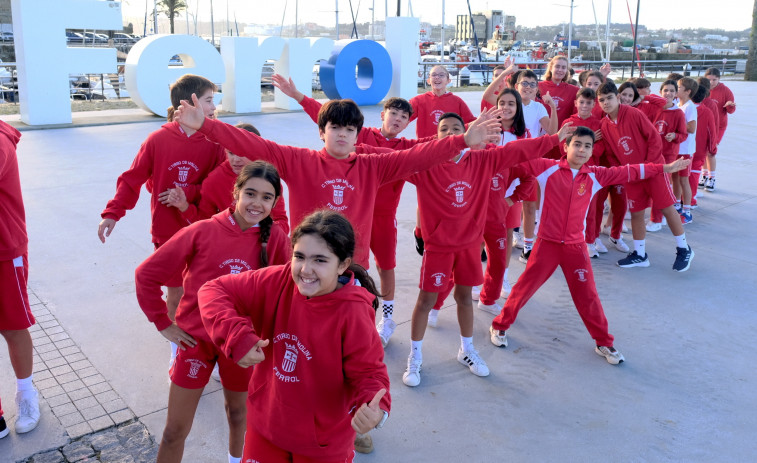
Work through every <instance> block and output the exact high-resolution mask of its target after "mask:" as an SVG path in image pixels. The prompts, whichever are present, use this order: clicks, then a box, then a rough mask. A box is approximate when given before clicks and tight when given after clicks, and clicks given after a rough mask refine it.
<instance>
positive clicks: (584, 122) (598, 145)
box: [552, 113, 607, 166]
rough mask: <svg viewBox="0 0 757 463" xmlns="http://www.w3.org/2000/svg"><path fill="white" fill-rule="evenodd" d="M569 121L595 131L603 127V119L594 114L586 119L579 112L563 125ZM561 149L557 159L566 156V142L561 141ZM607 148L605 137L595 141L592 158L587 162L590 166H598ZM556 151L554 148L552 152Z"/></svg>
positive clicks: (574, 125) (576, 125)
mask: <svg viewBox="0 0 757 463" xmlns="http://www.w3.org/2000/svg"><path fill="white" fill-rule="evenodd" d="M603 114H604V113H603ZM568 122H572V123H573V127H580V126H584V127H587V128H589V129H591V130H593V131H595V132H596V131H597V130H601V129H602V120H601V119H599V118H597V117H594V115H593V114H592V115H591V116H589V117H587V118H586V119H582V118H581V116H579V115H578V113H576V114H573V115H572V116H570V117H569V118H567V119H566V120H565V122H563V124H562V125H565V124H567V123H568ZM561 127H562V126H561ZM559 149H560V153H559V154H558V155H557V156H556V158H555V159H560V158H562V157H563V156H565V144H564V143H560V146H559ZM606 150H607V147H606V146H605V140H604V138H602V139H601V140H597V141H595V142H594V148H593V149H592V152H591V159H589V161H588V162H587V164H589V165H590V166H598V165H599V161H600V159H601V158H602V156H604V154H605V151H606ZM554 151H555V150H552V152H554Z"/></svg>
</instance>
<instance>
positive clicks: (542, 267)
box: [489, 94, 690, 365]
mask: <svg viewBox="0 0 757 463" xmlns="http://www.w3.org/2000/svg"><path fill="white" fill-rule="evenodd" d="M601 98H602V94H600V99H601ZM641 117H643V116H641ZM594 139H595V138H594V132H593V131H592V130H591V129H589V128H586V127H578V128H576V130H575V132H574V133H573V134H572V135H570V136H569V137H568V138H567V140H566V141H565V151H566V155H565V157H563V158H562V159H561V160H559V161H556V160H552V159H536V160H533V161H530V162H528V163H524V164H523V166H524V168H525V170H526V171H527V172H528V173H530V174H532V175H534V176H535V177H536V179H537V180H538V182H539V186H540V187H541V190H542V205H543V208H542V224H541V229H540V231H539V238H538V239H537V242H536V244H535V245H534V249H533V252H532V253H531V258H530V259H529V260H528V264H527V265H526V270H525V271H524V272H523V274H522V275H521V276H520V278H519V279H518V282H517V283H515V286H513V290H512V292H511V293H510V297H509V298H508V299H507V303H506V304H505V307H504V308H503V309H502V312H501V313H500V314H499V315H498V316H497V317H496V318H495V319H494V320H493V321H492V325H491V326H490V327H489V334H490V338H489V339H490V340H491V342H492V344H494V345H495V346H500V347H507V344H508V341H507V333H506V330H507V329H508V328H510V326H511V325H512V324H513V323H514V322H515V319H516V317H517V316H518V312H519V311H520V309H521V308H523V306H524V305H525V304H526V303H527V302H528V300H529V299H530V298H531V296H533V295H534V293H536V291H537V290H538V289H539V288H540V287H541V285H543V284H544V282H545V281H547V279H548V278H549V277H550V276H551V275H552V273H554V271H555V269H556V268H557V267H558V266H560V268H561V269H562V272H563V274H564V275H565V279H566V282H567V283H568V287H569V288H570V293H571V296H572V297H573V302H574V304H575V306H576V310H578V313H579V314H580V316H581V319H582V320H583V322H584V325H585V326H586V328H587V330H588V331H589V333H590V334H591V337H592V338H593V339H594V341H595V342H596V348H595V352H596V353H597V354H598V355H600V356H602V357H604V358H605V359H606V360H607V362H608V363H611V364H613V365H617V364H619V363H621V362H623V361H624V358H623V355H622V354H621V353H620V352H618V351H617V350H616V349H615V348H614V347H613V341H614V338H613V336H612V335H611V334H610V333H609V332H608V329H607V318H605V314H604V310H603V309H602V303H601V302H600V301H599V295H598V294H597V289H596V286H595V284H594V274H593V272H592V268H591V262H590V260H589V256H588V253H587V251H586V245H585V244H584V230H583V226H582V225H583V223H584V217H586V211H587V209H588V207H589V204H590V202H591V200H592V197H593V196H594V194H596V192H597V191H599V190H600V189H601V188H602V187H604V186H606V185H612V184H617V183H626V182H631V181H635V180H640V179H643V178H645V177H647V176H649V175H652V176H656V175H657V174H659V173H662V172H663V171H665V172H674V171H676V170H679V169H681V168H683V166H685V165H687V164H688V163H689V162H690V161H686V160H678V161H676V162H674V163H672V164H668V165H665V166H663V165H660V164H644V165H625V166H618V167H610V168H605V167H599V166H588V165H586V164H587V162H588V161H589V160H590V159H591V157H592V148H593V145H594Z"/></svg>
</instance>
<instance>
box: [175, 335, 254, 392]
mask: <svg viewBox="0 0 757 463" xmlns="http://www.w3.org/2000/svg"><path fill="white" fill-rule="evenodd" d="M182 345H183V344H182ZM216 362H218V372H219V373H220V374H221V384H222V385H223V387H224V389H228V390H230V391H234V392H246V391H247V387H248V385H249V383H250V376H252V368H242V367H240V366H239V365H237V364H236V363H235V362H234V361H233V360H230V359H229V358H228V357H226V356H225V355H224V354H223V352H221V350H220V349H218V347H216V346H215V344H212V343H210V342H207V341H203V340H200V339H197V345H196V346H194V347H187V350H181V349H179V351H178V352H177V354H176V360H175V361H174V363H173V366H172V367H171V370H170V371H169V372H168V373H169V375H170V377H171V381H172V382H173V383H174V384H176V385H177V386H180V387H183V388H185V389H201V388H203V387H205V385H206V384H208V380H209V379H210V374H211V373H212V372H213V368H214V367H215V364H216Z"/></svg>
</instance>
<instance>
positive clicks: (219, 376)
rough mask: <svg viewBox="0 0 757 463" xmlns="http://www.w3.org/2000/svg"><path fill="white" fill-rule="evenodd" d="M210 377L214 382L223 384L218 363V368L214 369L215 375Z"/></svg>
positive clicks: (212, 374)
mask: <svg viewBox="0 0 757 463" xmlns="http://www.w3.org/2000/svg"><path fill="white" fill-rule="evenodd" d="M210 377H211V378H213V379H214V380H216V381H218V382H219V383H220V382H221V372H220V371H218V364H217V363H216V366H215V367H213V373H211V374H210Z"/></svg>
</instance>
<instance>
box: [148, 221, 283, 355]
mask: <svg viewBox="0 0 757 463" xmlns="http://www.w3.org/2000/svg"><path fill="white" fill-rule="evenodd" d="M260 250H261V246H260V227H252V228H248V229H247V230H245V231H242V229H241V228H239V225H237V223H236V221H235V220H234V216H233V210H232V209H226V210H224V211H223V212H220V213H218V214H216V215H214V216H213V217H211V218H210V219H208V220H201V221H199V222H195V223H193V224H192V225H189V226H188V227H185V228H182V229H181V230H179V232H178V233H176V234H175V235H174V236H173V237H172V238H171V239H169V240H168V241H166V243H165V244H164V245H163V246H161V247H160V248H158V249H157V250H156V251H155V252H154V253H152V254H150V257H148V258H147V259H145V261H144V262H142V264H140V265H139V267H137V270H136V271H135V274H134V281H135V283H136V285H137V301H139V306H140V307H141V308H142V311H143V312H144V313H145V315H147V319H148V320H150V321H151V322H152V323H154V324H155V328H157V329H158V331H163V330H164V329H166V328H168V327H169V326H170V325H171V319H169V318H168V309H167V308H166V302H165V301H164V300H163V298H162V296H163V293H162V291H161V289H160V287H161V286H165V283H166V281H168V280H169V279H170V278H171V277H172V276H173V275H175V274H176V273H178V272H180V271H182V269H184V282H183V284H182V286H183V287H184V295H183V296H182V297H181V301H180V302H179V308H178V309H177V310H176V324H177V325H179V328H181V329H182V330H184V331H186V332H187V333H189V334H190V335H192V337H194V338H196V339H202V340H204V341H208V342H210V336H208V334H207V333H206V332H205V328H204V327H203V326H202V319H201V318H200V312H199V310H197V307H198V306H197V291H199V289H200V287H201V286H202V285H203V284H205V282H207V281H210V280H212V279H214V278H217V277H219V276H221V275H228V274H233V273H241V272H246V271H248V270H255V269H258V268H260ZM266 252H267V253H268V263H269V265H278V264H284V263H286V262H287V261H288V260H289V254H290V246H289V239H288V238H287V237H286V235H285V234H284V232H282V231H281V229H280V228H279V227H278V226H277V225H274V226H273V227H271V236H270V237H269V238H268V245H267V246H266Z"/></svg>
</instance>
